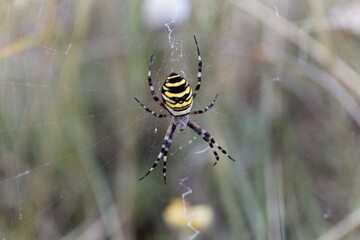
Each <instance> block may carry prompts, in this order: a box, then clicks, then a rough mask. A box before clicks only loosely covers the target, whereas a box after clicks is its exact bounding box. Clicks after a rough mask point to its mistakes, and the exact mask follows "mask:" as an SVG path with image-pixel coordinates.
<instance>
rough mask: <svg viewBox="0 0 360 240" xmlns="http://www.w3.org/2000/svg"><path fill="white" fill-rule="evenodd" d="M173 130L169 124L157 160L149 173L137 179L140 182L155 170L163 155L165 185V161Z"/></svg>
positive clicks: (174, 126) (172, 125)
mask: <svg viewBox="0 0 360 240" xmlns="http://www.w3.org/2000/svg"><path fill="white" fill-rule="evenodd" d="M175 129H176V125H175V124H174V123H173V122H171V123H170V125H169V127H168V129H167V131H166V134H165V137H164V141H163V144H162V145H161V150H160V153H159V155H158V156H157V159H156V160H155V162H154V164H153V165H152V167H151V168H150V169H149V171H148V172H147V173H146V174H145V175H144V176H143V177H141V178H140V179H139V181H140V180H143V179H144V178H145V177H146V176H147V175H149V174H150V173H151V172H152V171H153V170H154V169H155V168H156V166H157V165H158V163H159V161H160V159H161V157H162V156H163V155H164V163H163V176H164V183H165V185H166V161H167V153H168V151H169V148H170V145H171V142H172V138H173V135H174V132H175Z"/></svg>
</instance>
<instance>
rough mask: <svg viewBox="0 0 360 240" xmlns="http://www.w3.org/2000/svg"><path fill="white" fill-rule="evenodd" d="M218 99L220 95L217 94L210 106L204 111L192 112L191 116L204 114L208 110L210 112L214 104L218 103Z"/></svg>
mask: <svg viewBox="0 0 360 240" xmlns="http://www.w3.org/2000/svg"><path fill="white" fill-rule="evenodd" d="M217 97H218V94H216V96H215V98H214V100H213V101H212V102H211V103H210V104H209V106H207V107H206V108H204V109H202V110H197V111H192V112H190V113H189V114H191V115H195V114H203V113H204V112H206V111H207V110H209V109H210V108H212V106H214V103H215V101H216V99H217Z"/></svg>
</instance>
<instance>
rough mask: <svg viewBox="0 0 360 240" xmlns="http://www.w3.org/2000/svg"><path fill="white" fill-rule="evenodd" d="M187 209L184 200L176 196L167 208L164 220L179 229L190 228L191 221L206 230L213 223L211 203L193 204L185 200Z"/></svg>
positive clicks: (196, 226) (197, 227) (195, 226)
mask: <svg viewBox="0 0 360 240" xmlns="http://www.w3.org/2000/svg"><path fill="white" fill-rule="evenodd" d="M185 209H186V213H185ZM185 209H184V205H183V200H182V199H181V198H174V199H173V200H172V201H171V202H170V203H169V205H168V206H167V207H166V208H165V211H164V214H163V219H164V222H165V223H166V224H167V225H169V226H171V227H173V228H176V229H179V230H184V229H187V228H189V226H188V223H189V222H190V223H191V225H192V226H193V227H194V228H196V229H198V230H204V229H206V228H208V227H209V226H210V225H211V223H212V221H213V218H214V213H213V210H212V209H211V208H210V207H209V205H207V204H198V205H193V206H191V205H190V204H189V203H187V202H185ZM186 214H187V215H186Z"/></svg>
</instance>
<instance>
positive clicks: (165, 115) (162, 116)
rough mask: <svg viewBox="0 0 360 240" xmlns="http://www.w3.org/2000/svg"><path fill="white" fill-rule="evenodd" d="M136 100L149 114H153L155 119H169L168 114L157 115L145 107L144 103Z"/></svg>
mask: <svg viewBox="0 0 360 240" xmlns="http://www.w3.org/2000/svg"><path fill="white" fill-rule="evenodd" d="M135 100H136V101H137V102H138V103H139V104H140V105H141V106H142V107H143V108H144V109H145V110H146V111H147V112H149V113H151V114H152V115H154V116H155V117H158V118H166V117H169V115H168V114H162V113H156V112H154V111H153V110H151V109H150V108H148V107H147V106H145V105H144V104H143V103H142V102H140V100H139V99H137V98H136V97H135Z"/></svg>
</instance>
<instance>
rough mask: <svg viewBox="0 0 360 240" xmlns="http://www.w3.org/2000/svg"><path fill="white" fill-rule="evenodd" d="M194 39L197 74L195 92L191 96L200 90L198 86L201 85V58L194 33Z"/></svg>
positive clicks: (194, 95)
mask: <svg viewBox="0 0 360 240" xmlns="http://www.w3.org/2000/svg"><path fill="white" fill-rule="evenodd" d="M194 40H195V44H196V50H197V53H198V74H197V79H198V80H197V84H196V87H195V92H194V93H193V98H195V97H196V95H197V93H198V91H199V90H200V86H201V72H202V60H201V55H200V49H199V45H198V43H197V41H196V37H195V35H194Z"/></svg>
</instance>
